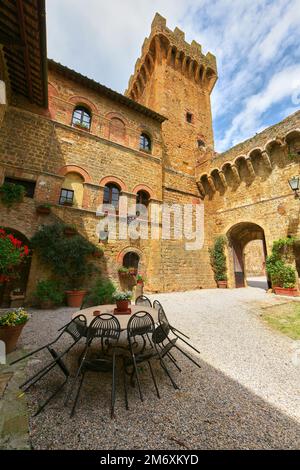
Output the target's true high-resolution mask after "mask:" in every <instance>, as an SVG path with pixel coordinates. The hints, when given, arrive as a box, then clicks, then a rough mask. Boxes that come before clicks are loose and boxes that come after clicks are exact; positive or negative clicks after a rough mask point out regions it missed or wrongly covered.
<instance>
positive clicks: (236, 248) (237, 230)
mask: <svg viewBox="0 0 300 470" xmlns="http://www.w3.org/2000/svg"><path fill="white" fill-rule="evenodd" d="M227 238H228V240H229V250H230V258H231V265H232V266H231V267H230V270H231V271H232V275H233V284H234V287H245V286H247V285H249V286H252V287H262V288H265V289H266V288H268V286H270V283H269V281H268V280H267V276H266V271H265V260H266V255H267V251H266V241H265V234H264V230H263V228H262V227H260V226H259V225H257V224H254V223H252V222H241V223H238V224H236V225H234V226H233V227H231V228H230V230H229V231H228V232H227Z"/></svg>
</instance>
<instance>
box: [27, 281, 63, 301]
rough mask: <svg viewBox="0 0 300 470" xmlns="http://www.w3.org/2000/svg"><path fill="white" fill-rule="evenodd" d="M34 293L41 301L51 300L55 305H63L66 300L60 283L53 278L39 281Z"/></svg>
mask: <svg viewBox="0 0 300 470" xmlns="http://www.w3.org/2000/svg"><path fill="white" fill-rule="evenodd" d="M33 295H34V297H35V298H36V299H37V300H38V301H39V302H40V303H42V302H47V301H50V302H52V303H53V304H54V305H61V304H62V302H63V300H64V292H63V289H62V288H61V285H60V283H59V282H58V281H55V280H51V279H48V280H45V281H39V282H38V283H37V286H36V290H35V292H34V293H33Z"/></svg>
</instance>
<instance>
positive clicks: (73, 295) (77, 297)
mask: <svg viewBox="0 0 300 470" xmlns="http://www.w3.org/2000/svg"><path fill="white" fill-rule="evenodd" d="M66 294H67V303H68V307H80V306H81V304H82V301H83V298H84V296H85V294H86V290H67V291H66Z"/></svg>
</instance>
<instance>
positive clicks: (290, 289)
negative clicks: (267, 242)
mask: <svg viewBox="0 0 300 470" xmlns="http://www.w3.org/2000/svg"><path fill="white" fill-rule="evenodd" d="M294 244H295V239H293V238H281V239H279V240H276V241H275V242H274V243H273V246H272V253H271V255H270V256H268V257H267V260H266V269H267V273H268V276H269V277H270V279H271V281H272V286H273V291H274V292H275V294H278V295H288V296H292V297H297V296H298V295H299V293H298V289H297V288H296V282H297V277H296V270H295V268H294V266H292V265H291V262H292V260H293V258H294V254H293V249H294Z"/></svg>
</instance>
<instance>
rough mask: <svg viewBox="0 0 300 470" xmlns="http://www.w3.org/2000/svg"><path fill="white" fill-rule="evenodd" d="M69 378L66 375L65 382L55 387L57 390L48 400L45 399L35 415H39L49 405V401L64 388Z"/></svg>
mask: <svg viewBox="0 0 300 470" xmlns="http://www.w3.org/2000/svg"><path fill="white" fill-rule="evenodd" d="M68 380H69V377H66V378H65V380H64V381H63V383H62V384H61V385H60V386H59V387H57V388H56V389H55V391H54V392H53V393H52V394H51V395H50V397H48V398H47V400H45V401H44V403H43V404H42V405H40V406H39V408H38V409H37V411H36V412H35V413H34V415H33V416H37V415H38V414H40V412H41V411H42V410H43V409H44V408H45V406H46V405H48V403H49V401H50V400H52V398H54V397H55V395H57V394H58V392H59V391H60V390H62V389H63V387H64V386H65V384H66V383H67V381H68Z"/></svg>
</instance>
